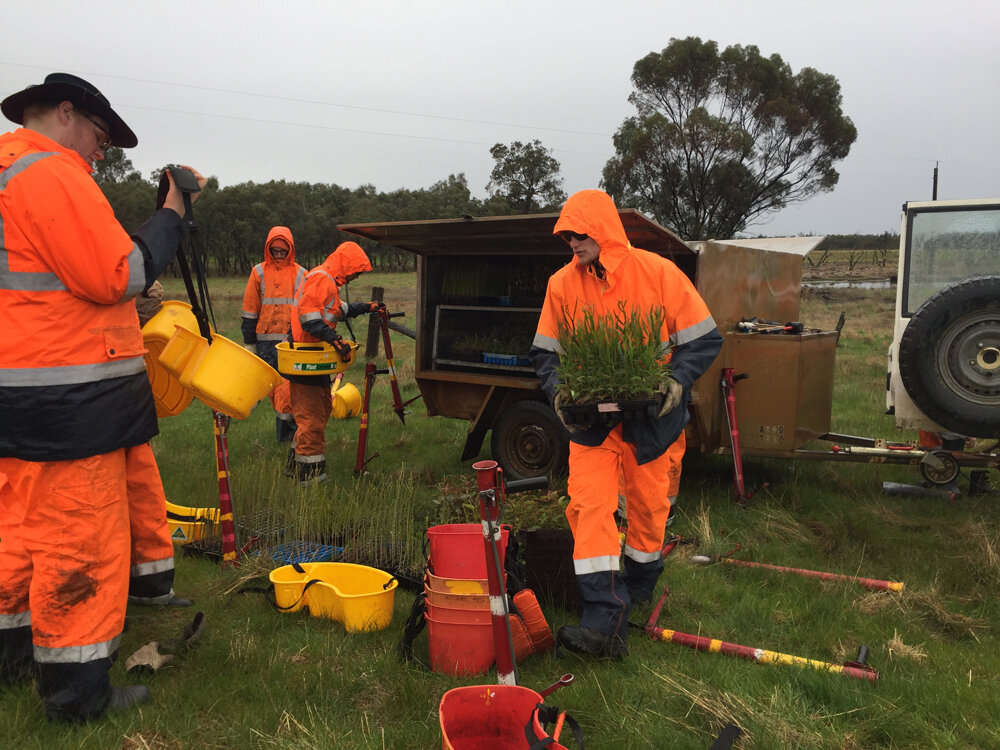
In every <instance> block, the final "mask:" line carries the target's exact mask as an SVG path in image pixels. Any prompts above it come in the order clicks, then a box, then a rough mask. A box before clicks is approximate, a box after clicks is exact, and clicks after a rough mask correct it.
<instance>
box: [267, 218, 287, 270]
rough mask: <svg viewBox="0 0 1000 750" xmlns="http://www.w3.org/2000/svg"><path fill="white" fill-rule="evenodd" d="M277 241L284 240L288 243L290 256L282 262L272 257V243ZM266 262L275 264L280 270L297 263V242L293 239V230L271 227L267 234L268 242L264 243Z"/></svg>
mask: <svg viewBox="0 0 1000 750" xmlns="http://www.w3.org/2000/svg"><path fill="white" fill-rule="evenodd" d="M275 240H284V241H285V242H287V243H288V256H287V257H285V258H283V259H282V260H278V259H277V258H275V257H273V256H272V255H271V243H272V242H274V241H275ZM264 262H265V263H274V264H275V265H276V266H277V267H278V268H283V267H284V266H286V265H291V264H292V263H294V262H295V240H293V239H292V230H291V229H289V228H288V227H271V231H270V232H268V233H267V241H266V242H265V243H264Z"/></svg>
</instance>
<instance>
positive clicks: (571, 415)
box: [560, 399, 660, 427]
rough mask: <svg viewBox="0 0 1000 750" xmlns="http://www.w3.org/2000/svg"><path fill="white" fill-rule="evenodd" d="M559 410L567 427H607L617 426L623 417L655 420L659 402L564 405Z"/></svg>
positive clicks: (650, 400) (653, 400) (648, 400)
mask: <svg viewBox="0 0 1000 750" xmlns="http://www.w3.org/2000/svg"><path fill="white" fill-rule="evenodd" d="M560 408H561V409H562V413H563V419H564V420H565V421H566V424H568V425H581V426H594V427H607V426H609V425H612V426H613V425H616V424H618V423H619V422H620V421H621V420H622V418H623V417H625V416H628V417H631V418H635V419H648V420H653V419H656V414H657V412H659V410H660V402H659V400H657V399H643V400H640V401H605V402H602V403H599V404H564V405H562V406H561V407H560Z"/></svg>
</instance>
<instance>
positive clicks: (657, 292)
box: [530, 190, 722, 464]
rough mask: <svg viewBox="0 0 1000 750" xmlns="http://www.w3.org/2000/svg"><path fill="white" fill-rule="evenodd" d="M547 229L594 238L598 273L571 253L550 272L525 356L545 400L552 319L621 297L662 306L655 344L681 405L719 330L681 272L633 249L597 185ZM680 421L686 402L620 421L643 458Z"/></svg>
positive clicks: (606, 307)
mask: <svg viewBox="0 0 1000 750" xmlns="http://www.w3.org/2000/svg"><path fill="white" fill-rule="evenodd" d="M553 231H554V232H555V233H558V232H562V231H570V232H576V233H578V234H586V235H588V236H589V237H590V238H591V239H593V240H594V241H595V242H597V244H598V246H599V247H600V248H601V254H600V258H599V260H600V263H601V265H602V266H603V267H604V270H605V274H604V278H603V279H600V278H598V277H597V274H596V273H595V269H594V266H593V265H590V266H582V265H580V263H578V262H577V261H576V260H575V259H574V260H573V261H572V262H570V263H568V264H567V265H565V266H563V267H562V268H560V269H559V270H558V271H556V272H555V273H554V274H552V276H551V277H550V278H549V282H548V288H547V290H546V293H545V302H544V303H543V305H542V312H541V315H540V317H539V320H538V328H537V330H536V332H535V338H534V341H533V342H532V349H531V352H530V355H531V358H532V363H533V364H534V366H535V369H536V371H537V372H538V374H539V377H540V378H541V380H542V389H543V390H544V391H545V393H546V394H547V395H548V397H549V399H550V401H551V400H552V399H553V398H554V397H555V393H556V389H557V387H558V384H559V381H558V376H557V375H556V371H555V368H556V366H558V364H559V354H560V353H561V352H562V348H561V347H560V346H559V324H560V322H561V321H562V320H563V316H564V313H568V314H569V315H570V317H571V318H572V319H573V320H575V321H579V320H580V319H581V318H582V317H583V312H584V309H586V308H591V309H592V310H593V311H594V313H595V314H596V315H598V316H600V315H605V314H607V313H609V312H617V310H618V305H619V303H621V302H624V304H625V306H626V307H625V309H626V312H631V311H632V310H638V311H639V312H646V311H649V310H651V309H653V308H656V307H661V308H662V309H663V311H664V313H665V320H664V323H663V327H662V329H661V331H660V344H661V346H662V348H663V349H664V350H666V349H667V348H668V347H673V348H672V350H671V354H670V367H671V377H673V378H674V380H676V381H677V382H678V383H680V384H681V385H682V386H683V387H684V391H685V397H684V400H683V403H684V404H686V403H687V402H686V398H687V393H688V391H689V390H690V388H691V385H692V384H693V383H694V381H695V380H697V379H698V377H700V376H701V375H702V373H704V372H705V370H707V369H708V367H709V366H710V365H711V364H712V361H713V360H714V359H715V356H716V355H717V354H718V352H719V349H721V348H722V335H721V334H720V333H719V331H718V328H717V327H716V325H715V321H714V320H713V319H712V315H711V313H710V312H709V310H708V307H707V305H706V304H705V301H704V300H703V299H702V298H701V295H699V294H698V291H697V290H696V289H695V288H694V285H693V284H692V283H691V281H690V280H689V279H688V277H687V276H685V275H684V273H683V272H682V271H681V270H680V269H678V268H677V266H676V265H674V263H673V262H671V261H670V260H668V259H666V258H662V257H660V256H659V255H657V254H655V253H650V252H647V251H645V250H640V249H638V248H634V247H632V245H631V244H630V243H629V241H628V237H627V235H626V234H625V228H624V227H623V226H622V222H621V218H620V216H619V214H618V209H617V208H616V207H615V204H614V201H613V200H612V199H611V197H610V196H609V195H607V193H604V192H603V191H600V190H584V191H581V192H579V193H576V194H574V195H573V196H571V197H570V198H569V200H567V201H566V204H565V206H563V209H562V212H561V214H560V216H559V220H558V221H557V222H556V225H555V228H554V230H553ZM687 421H688V413H687V408H677V409H674V410H673V411H672V412H670V413H669V414H667V415H665V416H663V417H661V418H659V419H656V420H652V421H648V420H639V419H637V420H634V421H631V420H628V419H626V420H624V421H623V424H622V429H623V435H624V438H625V440H626V441H627V442H630V443H633V444H635V446H636V454H637V457H638V461H639V463H640V464H643V463H646V462H647V461H651V460H652V459H654V458H657V457H658V456H660V455H662V454H663V453H664V451H666V450H667V448H668V447H669V446H670V445H671V444H672V443H673V442H674V441H675V440H676V439H677V437H678V435H680V433H681V431H682V430H683V429H684V425H685V424H687ZM609 431H610V428H608V427H593V428H590V429H587V430H577V431H575V432H573V433H572V434H571V435H570V439H571V440H572V441H573V442H575V443H580V444H581V445H589V446H597V445H600V444H601V443H602V442H603V441H604V439H605V438H606V437H607V435H608V432H609Z"/></svg>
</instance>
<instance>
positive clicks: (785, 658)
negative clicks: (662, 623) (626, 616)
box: [634, 587, 878, 682]
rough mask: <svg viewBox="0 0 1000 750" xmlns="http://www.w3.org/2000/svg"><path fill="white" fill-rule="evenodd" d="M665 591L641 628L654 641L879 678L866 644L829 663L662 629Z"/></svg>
mask: <svg viewBox="0 0 1000 750" xmlns="http://www.w3.org/2000/svg"><path fill="white" fill-rule="evenodd" d="M668 593H669V590H668V589H667V588H666V587H664V590H663V596H661V597H660V601H659V602H658V603H657V605H656V607H655V608H654V609H653V611H652V613H651V614H650V615H649V620H648V621H647V622H646V626H645V628H644V630H645V631H646V633H647V634H648V635H649V637H650V638H652V639H653V640H654V641H669V642H672V643H678V644H680V645H682V646H687V647H688V648H693V649H695V650H697V651H709V652H711V653H722V654H727V655H729V656H738V657H740V658H742V659H749V660H751V661H755V662H759V663H761V664H783V665H791V666H795V667H808V668H810V669H818V670H821V671H825V672H834V673H836V674H842V675H845V676H847V677H853V678H855V679H858V680H867V681H868V682H875V681H876V680H877V679H878V672H876V671H875V670H874V669H873V668H872V667H870V666H868V665H867V664H865V663H864V662H865V660H866V659H867V657H868V647H867V646H862V647H861V649H859V650H858V658H857V660H855V661H853V662H846V663H844V664H833V663H831V662H825V661H819V660H818V659H807V658H805V657H803V656H793V655H791V654H783V653H781V652H778V651H770V650H768V649H764V648H754V647H752V646H741V645H739V644H737V643H729V642H728V641H722V640H719V639H718V638H706V637H704V636H700V635H693V634H691V633H681V632H680V631H677V630H670V629H668V628H661V627H659V626H657V624H656V621H657V620H658V619H659V617H660V610H661V609H662V608H663V603H664V602H665V601H666V599H667V594H668ZM634 627H640V626H634Z"/></svg>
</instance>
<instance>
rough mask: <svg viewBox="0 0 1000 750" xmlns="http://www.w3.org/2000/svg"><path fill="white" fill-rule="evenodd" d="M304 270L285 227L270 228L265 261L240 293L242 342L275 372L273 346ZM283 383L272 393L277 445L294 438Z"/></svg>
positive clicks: (283, 332) (283, 330) (286, 324)
mask: <svg viewBox="0 0 1000 750" xmlns="http://www.w3.org/2000/svg"><path fill="white" fill-rule="evenodd" d="M305 277H306V269H304V268H303V267H302V266H300V265H299V264H298V263H296V262H295V241H294V240H293V239H292V232H291V230H290V229H289V228H288V227H272V228H271V231H270V232H268V234H267V241H266V242H265V243H264V262H263V263H258V264H257V265H256V266H254V267H253V270H252V271H251V272H250V278H249V279H248V280H247V288H246V291H245V292H244V293H243V313H242V318H243V324H242V330H243V343H244V344H245V345H246V348H247V349H249V350H250V351H252V352H253V353H254V354H256V355H257V356H258V357H260V358H261V359H262V360H264V361H265V362H267V363H268V364H269V365H271V367H273V368H274V369H275V370H277V369H278V354H277V352H276V351H275V349H274V347H275V346H277V345H278V343H279V342H281V341H284V340H285V337H287V336H288V328H289V326H290V325H291V321H292V308H293V307H294V305H295V296H296V295H297V294H298V293H299V288H300V287H301V286H302V281H303V280H304V279H305ZM287 387H288V386H287V385H285V384H284V383H283V384H282V385H280V386H278V387H277V388H275V389H273V390H272V391H271V393H270V394H269V395H270V398H271V405H272V406H273V407H274V411H275V418H274V431H275V435H276V436H277V438H278V442H279V443H286V442H288V441H289V440H291V439H292V436H294V435H295V420H294V419H293V418H292V415H291V413H290V412H289V411H288V409H287V408H282V407H283V405H284V403H285V402H286V401H287V395H286V394H283V393H280V392H279V391H280V389H282V388H284V389H287Z"/></svg>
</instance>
